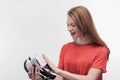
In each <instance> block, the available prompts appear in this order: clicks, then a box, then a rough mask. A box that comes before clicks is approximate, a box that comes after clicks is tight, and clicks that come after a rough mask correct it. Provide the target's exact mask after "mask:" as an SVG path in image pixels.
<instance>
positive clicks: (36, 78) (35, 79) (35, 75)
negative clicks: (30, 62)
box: [28, 66, 43, 80]
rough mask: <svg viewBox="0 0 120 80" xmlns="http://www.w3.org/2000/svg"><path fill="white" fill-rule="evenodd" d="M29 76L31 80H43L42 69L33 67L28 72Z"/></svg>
mask: <svg viewBox="0 0 120 80" xmlns="http://www.w3.org/2000/svg"><path fill="white" fill-rule="evenodd" d="M28 76H29V78H30V79H31V80H43V79H42V77H41V76H40V69H39V68H38V67H34V66H32V67H31V68H30V69H29V71H28Z"/></svg>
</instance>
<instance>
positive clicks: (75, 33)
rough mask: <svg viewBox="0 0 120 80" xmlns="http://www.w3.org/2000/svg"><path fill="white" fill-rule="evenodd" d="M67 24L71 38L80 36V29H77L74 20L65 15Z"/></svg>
mask: <svg viewBox="0 0 120 80" xmlns="http://www.w3.org/2000/svg"><path fill="white" fill-rule="evenodd" d="M67 26H68V31H69V32H70V35H71V36H72V38H73V39H77V38H80V37H81V36H82V34H81V33H80V30H79V29H78V27H77V26H76V24H75V22H74V21H73V19H72V18H71V17H70V16H68V17H67Z"/></svg>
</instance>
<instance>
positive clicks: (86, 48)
mask: <svg viewBox="0 0 120 80" xmlns="http://www.w3.org/2000/svg"><path fill="white" fill-rule="evenodd" d="M107 54H108V49H107V48H106V47H103V46H96V45H95V44H79V45H78V44H75V43H73V42H70V43H68V44H65V45H64V46H63V47H62V49H61V53H60V58H59V64H58V68H60V69H62V70H65V71H68V72H71V73H75V74H80V75H87V73H88V71H89V69H90V68H99V69H101V70H102V72H103V73H105V72H106V63H107ZM64 80H67V79H64ZM98 80H102V74H101V75H100V77H99V78H98Z"/></svg>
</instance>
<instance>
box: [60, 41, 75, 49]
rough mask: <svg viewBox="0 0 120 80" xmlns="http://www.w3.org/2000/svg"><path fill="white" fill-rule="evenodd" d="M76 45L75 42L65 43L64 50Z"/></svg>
mask: <svg viewBox="0 0 120 80" xmlns="http://www.w3.org/2000/svg"><path fill="white" fill-rule="evenodd" d="M73 44H74V43H73V42H68V43H65V44H64V45H63V46H62V48H67V47H69V46H72V45H73Z"/></svg>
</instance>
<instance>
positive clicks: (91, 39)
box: [29, 6, 110, 80]
mask: <svg viewBox="0 0 120 80" xmlns="http://www.w3.org/2000/svg"><path fill="white" fill-rule="evenodd" d="M67 14H68V16H67V26H68V31H69V32H70V35H71V36H72V38H73V42H69V43H67V44H65V45H63V47H62V49H61V53H60V57H59V64H58V67H56V66H55V65H54V64H53V63H52V62H51V61H50V60H49V59H48V58H47V57H46V56H45V55H43V58H44V60H45V61H46V63H47V64H48V65H49V66H50V67H51V69H52V71H53V72H54V73H56V74H57V77H56V78H55V80H103V76H102V74H103V73H105V72H106V65H107V60H108V58H109V53H110V50H109V48H108V47H107V45H106V44H105V42H104V41H103V40H102V39H101V38H100V37H99V35H98V33H97V31H96V29H95V25H94V22H93V20H92V17H91V14H90V12H89V11H88V9H87V8H86V7H84V6H76V7H73V8H71V9H70V10H69V11H68V13H67ZM32 70H33V69H30V73H29V77H30V76H31V75H32V73H31V72H32ZM38 71H39V70H38ZM36 73H37V70H36ZM31 77H35V76H34V75H33V76H31ZM38 77H39V78H40V76H38ZM34 79H35V78H34ZM34 79H33V80H34ZM36 80H37V79H36ZM38 80H42V79H38Z"/></svg>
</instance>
